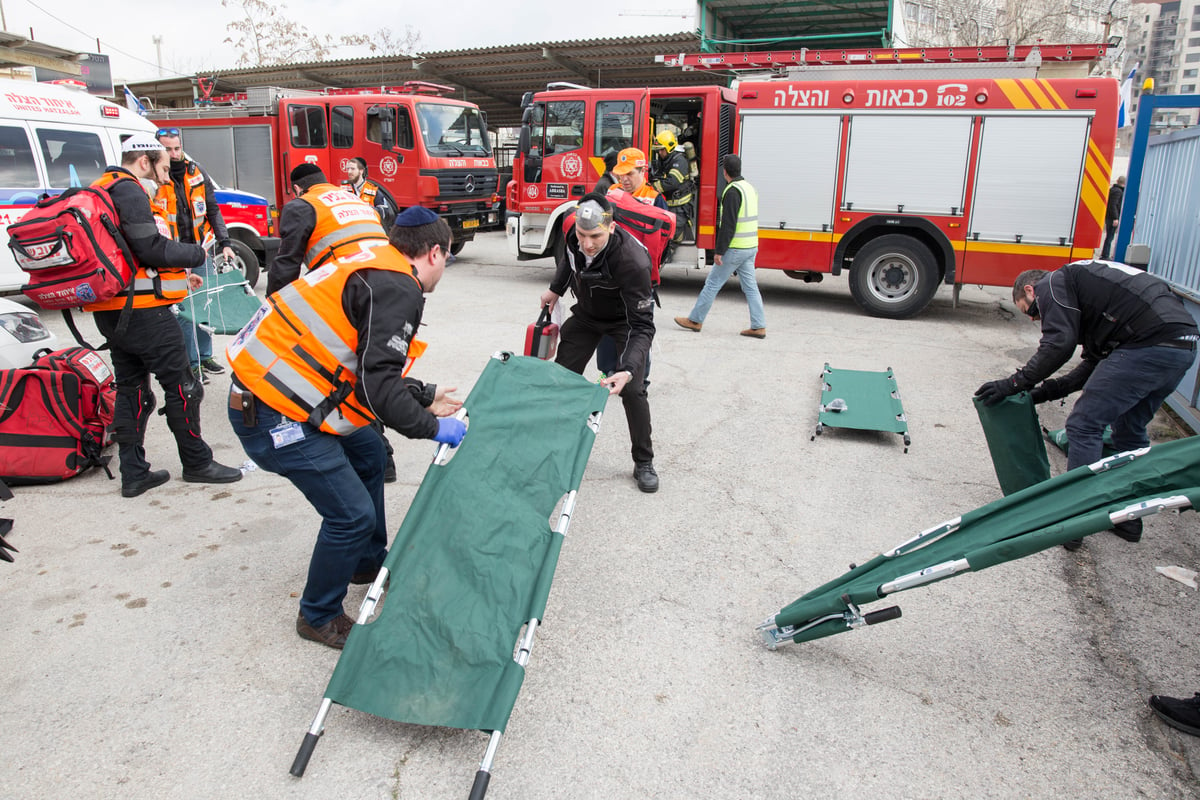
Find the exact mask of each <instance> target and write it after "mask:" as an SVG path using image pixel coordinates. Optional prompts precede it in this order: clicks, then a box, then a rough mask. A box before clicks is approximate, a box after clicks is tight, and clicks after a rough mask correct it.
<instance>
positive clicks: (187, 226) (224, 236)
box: [171, 159, 229, 248]
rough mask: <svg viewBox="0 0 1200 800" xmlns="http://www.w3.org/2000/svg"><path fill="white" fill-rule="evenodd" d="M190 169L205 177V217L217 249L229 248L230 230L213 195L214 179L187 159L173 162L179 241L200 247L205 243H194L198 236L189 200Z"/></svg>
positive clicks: (172, 174) (172, 179) (172, 173)
mask: <svg viewBox="0 0 1200 800" xmlns="http://www.w3.org/2000/svg"><path fill="white" fill-rule="evenodd" d="M188 167H195V168H196V169H198V170H199V171H200V174H201V175H203V176H204V206H205V209H206V210H205V214H204V216H205V217H206V218H207V219H208V224H209V226H210V227H211V228H212V232H213V238H214V239H216V241H217V247H219V248H225V247H228V246H229V228H227V227H226V226H225V218H224V217H223V216H221V206H220V205H219V204H218V203H217V198H216V197H215V196H214V195H213V182H212V178H210V177H208V173H207V172H205V171H204V167H202V166H200V165H199V164H197V163H196V162H195V161H189V160H187V159H184V160H183V161H172V162H171V183H173V184H175V216H176V218H177V219H178V228H179V241H181V242H192V243H193V244H199V245H203V244H204V242H197V241H194V240H195V238H196V235H195V232H194V230H193V228H192V206H191V204H190V203H189V202H188V200H187V169H188Z"/></svg>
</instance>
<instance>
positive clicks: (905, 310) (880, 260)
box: [850, 233, 940, 319]
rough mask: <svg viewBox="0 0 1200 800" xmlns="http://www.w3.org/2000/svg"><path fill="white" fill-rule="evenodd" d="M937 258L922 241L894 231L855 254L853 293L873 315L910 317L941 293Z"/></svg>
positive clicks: (861, 304) (898, 317)
mask: <svg viewBox="0 0 1200 800" xmlns="http://www.w3.org/2000/svg"><path fill="white" fill-rule="evenodd" d="M939 282H940V279H939V276H938V268H937V261H936V260H935V259H934V257H933V253H932V252H930V250H929V248H928V247H926V246H925V245H924V244H923V243H921V242H920V241H918V240H916V239H914V238H912V237H911V236H905V235H904V234H899V233H894V234H889V235H887V236H880V237H879V238H878V239H872V240H871V241H870V242H867V244H865V245H863V247H862V249H861V250H859V251H858V253H857V254H855V256H854V264H853V267H852V268H851V270H850V294H851V295H852V296H853V297H854V302H855V303H857V304H858V305H859V307H860V308H862V309H863V310H864V311H866V312H867V313H868V314H870V315H871V316H873V317H886V318H889V319H908V318H909V317H911V316H913V315H914V314H918V313H920V312H921V311H922V310H923V309H924V308H925V306H927V305H929V301H930V300H932V299H933V296H934V294H935V293H937V289H938V283H939Z"/></svg>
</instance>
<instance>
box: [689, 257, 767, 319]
mask: <svg viewBox="0 0 1200 800" xmlns="http://www.w3.org/2000/svg"><path fill="white" fill-rule="evenodd" d="M756 255H758V248H757V247H752V248H749V249H734V248H732V247H731V248H729V249H728V250H726V251H725V255H723V256H722V257H721V265H720V266H717V265H716V264H713V267H712V269H711V270H709V272H708V279H707V280H705V281H704V288H703V289H701V290H700V296H699V297H697V298H696V305H695V306H693V307H692V311H691V313H690V314H688V319H690V320H691V321H692V322H704V318H705V317H707V316H708V310H709V309H710V308H712V304H713V301H714V300H716V299H717V292H719V291H721V289H722V288H723V287H724V286H725V282H726V281H728V280H729V276H730V275H733V274H734V273H735V272H736V273H737V276H738V280H739V281H741V283H742V294H744V295H746V303H747V305H749V306H750V327H751V328H765V327H767V317H766V314H765V313H764V312H763V302H762V295H761V294H760V293H759V291H758V281H757V280H755V279H754V257H755V256H756Z"/></svg>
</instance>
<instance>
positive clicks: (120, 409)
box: [87, 134, 242, 497]
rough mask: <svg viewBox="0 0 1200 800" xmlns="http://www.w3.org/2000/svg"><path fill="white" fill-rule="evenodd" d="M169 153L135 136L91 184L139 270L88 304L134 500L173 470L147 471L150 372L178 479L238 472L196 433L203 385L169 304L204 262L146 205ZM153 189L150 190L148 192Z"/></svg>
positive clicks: (126, 488)
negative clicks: (102, 348) (107, 368)
mask: <svg viewBox="0 0 1200 800" xmlns="http://www.w3.org/2000/svg"><path fill="white" fill-rule="evenodd" d="M169 164H170V161H169V159H168V158H167V151H166V150H165V149H164V148H163V146H162V145H161V144H160V143H159V142H158V140H157V139H155V138H154V137H153V136H150V135H148V134H134V135H133V136H130V137H129V138H128V139H126V140H125V142H124V143H123V145H122V154H121V166H120V167H107V168H106V169H105V172H104V174H103V175H102V176H101V177H100V178H99V179H98V180H97V181H96V184H94V185H98V186H102V187H103V188H105V189H106V190H107V191H108V193H109V195H110V196H111V197H112V200H113V205H114V206H115V207H116V209H117V217H118V219H119V221H120V226H121V232H122V233H123V234H124V236H125V240H126V242H127V243H128V244H129V249H130V251H131V252H132V253H133V256H134V259H135V260H136V262H137V264H136V265H135V266H136V273H135V277H134V285H133V286H132V287H131V291H132V292H133V293H134V296H133V299H132V302H131V305H132V307H129V308H126V300H127V297H126V295H124V294H121V295H118V296H117V297H115V298H113V299H112V300H108V301H104V302H102V303H96V304H93V305H91V306H88V307H87V310H89V311H94V312H95V315H94V316H95V321H96V328H97V329H98V330H99V331H100V333H101V334H102V335H103V336H104V338H105V339H107V340H108V345H109V348H110V352H111V353H112V364H113V372H114V373H115V374H116V383H117V400H116V408H115V409H114V412H113V425H112V435H113V439H114V440H115V441H116V442H117V445H118V455H119V458H120V462H121V494H122V495H124V496H125V497H137V496H138V495H140V494H142V493H143V492H145V491H146V490H148V489H152V488H154V487H155V486H159V485H161V484H163V483H166V482H167V480H168V479H169V478H170V474H169V473H168V472H167V471H166V470H165V469H163V470H151V469H150V464H149V462H148V461H147V460H146V449H145V447H144V445H143V442H144V441H145V438H146V426H147V424H148V423H149V421H150V414H151V412H152V411H153V410H154V405H155V400H154V393H153V392H152V391H151V389H150V375H151V374H153V375H154V377H156V378H157V379H158V382H159V384H160V385H161V386H162V388H163V392H164V395H165V397H164V400H163V405H164V406H165V413H166V417H167V427H168V428H170V429H171V432H172V433H173V434H174V435H175V443H176V445H177V446H178V449H179V460H180V462H181V463H182V465H183V479H184V480H185V481H189V482H192V483H232V482H234V481H238V480H241V477H242V473H241V470H238V469H234V468H233V467H226V466H224V465H222V464H218V463H217V462H216V461H213V457H212V449H211V448H210V447H209V446H208V444H207V443H205V441H204V439H203V438H201V435H200V401H201V400H202V399H203V398H204V389H203V388H202V387H201V385H200V382H199V381H197V380H196V378H195V376H194V375H193V374H192V373H191V371H190V370H189V369H188V361H187V355H186V354H185V352H184V347H183V334H182V333H180V330H179V324H178V323H177V322H176V321H175V316H174V315H173V314H172V313H171V305H173V304H174V303H177V302H179V300H180V299H182V297H184V296H186V294H187V287H188V285H189V284H190V285H192V286H193V288H199V286H200V285H202V284H203V280H202V279H201V278H200V277H199V276H197V275H190V276H189V275H187V274H186V270H187V269H189V268H192V267H198V266H200V265H201V264H203V263H204V248H202V247H200V246H199V245H197V244H181V243H179V242H176V241H174V240H172V239H169V238H167V237H165V236H163V235H162V234H161V233H160V232H159V229H158V225H157V223H156V222H155V220H154V215H153V213H152V212H151V209H150V195H149V194H148V190H147V188H146V185H147V184H149V185H150V186H154V185H155V183H156V182H157V183H165V182H167V181H169V180H170V174H169V170H170V166H169ZM150 191H153V190H150Z"/></svg>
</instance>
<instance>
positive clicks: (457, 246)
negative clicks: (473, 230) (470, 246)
mask: <svg viewBox="0 0 1200 800" xmlns="http://www.w3.org/2000/svg"><path fill="white" fill-rule="evenodd" d="M466 246H467V242H466V240H465V239H464V240H463V241H459V242H451V243H450V255H452V256H456V255H458V254H459V253H461V252H462V249H463V248H464V247H466Z"/></svg>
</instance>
